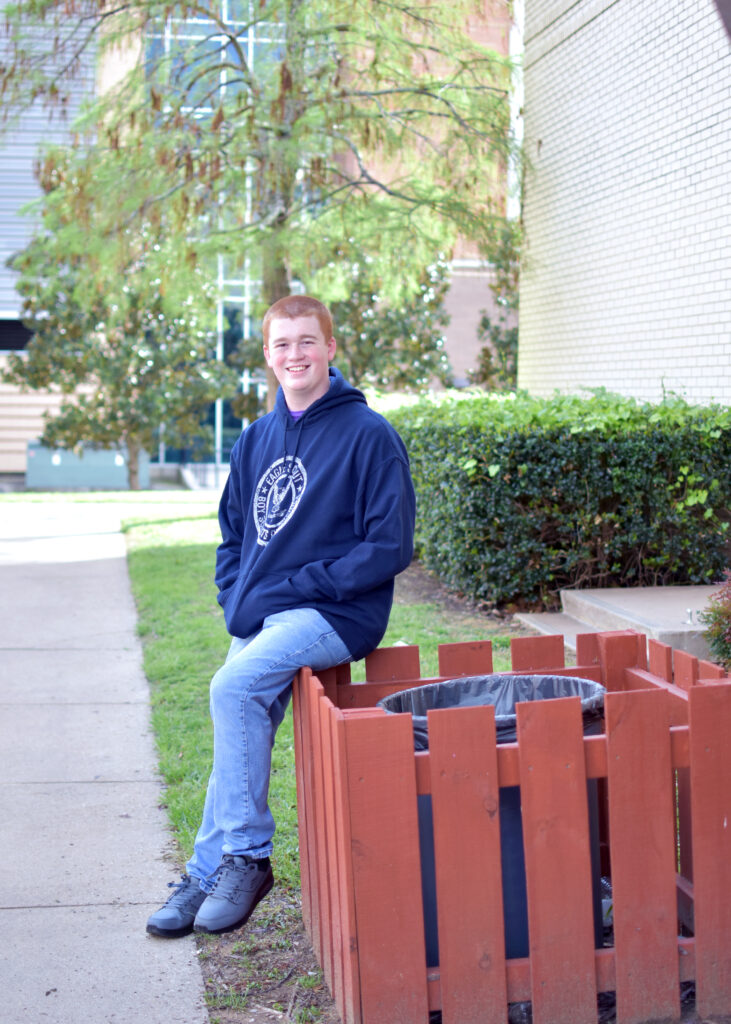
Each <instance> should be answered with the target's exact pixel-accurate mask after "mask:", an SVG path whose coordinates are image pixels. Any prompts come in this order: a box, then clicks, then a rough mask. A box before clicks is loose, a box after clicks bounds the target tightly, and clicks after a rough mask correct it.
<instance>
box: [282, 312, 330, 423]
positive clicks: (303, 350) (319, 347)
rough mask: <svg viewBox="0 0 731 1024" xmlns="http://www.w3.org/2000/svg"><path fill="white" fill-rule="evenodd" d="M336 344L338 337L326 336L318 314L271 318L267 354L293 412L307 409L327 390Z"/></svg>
mask: <svg viewBox="0 0 731 1024" xmlns="http://www.w3.org/2000/svg"><path fill="white" fill-rule="evenodd" d="M335 348H336V344H335V339H334V338H326V337H325V335H324V333H323V330H322V327H321V326H320V321H319V320H318V318H317V317H316V316H298V317H295V318H294V319H289V318H288V317H274V318H273V319H272V320H271V322H270V324H269V331H268V341H267V344H266V345H265V346H264V358H265V359H266V362H267V366H269V367H271V369H272V371H273V373H274V376H275V377H276V378H277V380H278V381H279V383H280V385H281V387H282V391H283V392H284V397H285V399H286V400H287V405H288V406H289V408H290V409H291V410H292V411H293V412H299V411H302V410H303V409H307V408H308V406H310V405H312V403H313V402H316V401H317V399H318V398H322V396H323V395H324V394H325V393H326V392H327V390H328V388H329V387H330V377H329V374H328V368H329V365H330V360H331V359H332V358H333V356H334V355H335Z"/></svg>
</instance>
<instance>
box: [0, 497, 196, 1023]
mask: <svg viewBox="0 0 731 1024" xmlns="http://www.w3.org/2000/svg"><path fill="white" fill-rule="evenodd" d="M148 697H149V695H148V689H147V682H146V679H145V676H144V674H143V671H142V667H141V650H140V645H139V642H138V640H137V637H136V633H135V609H134V605H133V602H132V598H131V594H130V589H129V581H128V577H127V566H126V560H125V549H124V541H123V538H122V536H121V535H120V533H119V512H118V511H117V510H116V509H115V506H114V505H111V504H102V505H96V504H91V503H90V504H80V503H79V504H76V503H70V502H64V501H62V500H59V501H52V500H51V501H46V502H41V501H29V502H23V503H17V504H16V503H13V502H7V503H6V502H2V503H0V764H2V778H1V779H0V821H1V822H2V836H3V844H2V845H3V870H2V872H0V991H1V992H2V1011H0V1017H1V1018H2V1020H3V1022H4V1024H41V1022H44V1021H48V1022H51V1024H79V1022H80V1021H84V1022H89V1024H107V1022H115V1024H116V1022H118V1024H207V1022H208V1013H207V1011H206V1009H205V1004H204V1000H203V984H202V977H201V972H200V968H199V964H198V960H197V957H196V952H195V943H194V940H193V938H192V937H190V938H185V939H180V940H177V941H164V940H159V939H153V938H151V937H149V936H147V935H146V934H145V921H146V918H147V916H148V914H149V913H151V911H152V910H154V909H155V908H156V907H157V906H159V905H160V903H161V902H162V900H163V899H164V898H165V895H166V893H167V889H166V884H167V882H169V881H171V880H173V879H174V878H176V876H177V872H176V870H175V868H174V865H173V863H172V861H171V860H170V852H171V841H170V836H169V833H168V832H167V830H166V816H165V812H164V810H161V809H160V806H159V805H160V802H161V786H160V780H159V778H158V776H157V774H156V756H155V749H154V743H153V739H152V735H151V731H150V724H149V699H148Z"/></svg>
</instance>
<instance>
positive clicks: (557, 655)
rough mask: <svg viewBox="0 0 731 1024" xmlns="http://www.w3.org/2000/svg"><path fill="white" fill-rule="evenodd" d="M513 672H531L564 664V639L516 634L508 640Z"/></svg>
mask: <svg viewBox="0 0 731 1024" xmlns="http://www.w3.org/2000/svg"><path fill="white" fill-rule="evenodd" d="M510 659H511V665H512V668H513V672H532V671H536V670H539V669H546V668H557V667H559V666H560V665H563V664H565V657H564V639H563V636H562V635H561V634H560V633H556V634H555V635H553V636H518V637H513V638H512V640H511V641H510Z"/></svg>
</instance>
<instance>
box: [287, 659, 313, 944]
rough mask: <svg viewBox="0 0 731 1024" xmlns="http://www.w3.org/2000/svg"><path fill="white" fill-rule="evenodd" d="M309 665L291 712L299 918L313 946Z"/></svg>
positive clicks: (297, 681) (296, 687) (294, 694)
mask: <svg viewBox="0 0 731 1024" xmlns="http://www.w3.org/2000/svg"><path fill="white" fill-rule="evenodd" d="M311 679H312V672H311V671H310V669H309V668H303V669H301V670H300V671H299V673H298V675H297V677H296V679H295V682H294V686H293V687H292V704H293V708H292V711H293V715H294V750H295V781H296V785H297V829H298V833H299V849H300V885H301V890H302V920H303V922H304V925H305V929H306V931H307V934H308V935H309V937H310V941H311V942H312V945H313V948H315V949H316V948H317V947H316V945H315V940H314V922H313V912H312V906H313V893H314V892H315V891H316V888H317V882H316V880H315V879H314V878H313V874H314V871H315V865H314V864H311V859H310V850H311V849H312V847H311V845H310V844H311V842H312V841H313V838H314V826H313V823H312V809H311V803H312V775H313V770H314V769H313V760H314V758H315V757H316V752H315V751H314V749H313V747H312V739H311V736H310V713H309V701H310V699H311V693H312V689H313V684H312V681H311Z"/></svg>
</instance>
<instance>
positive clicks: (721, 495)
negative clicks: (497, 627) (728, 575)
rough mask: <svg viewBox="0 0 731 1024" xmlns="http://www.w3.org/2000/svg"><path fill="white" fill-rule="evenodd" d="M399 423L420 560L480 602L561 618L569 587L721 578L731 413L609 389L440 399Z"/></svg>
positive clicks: (729, 493)
mask: <svg viewBox="0 0 731 1024" xmlns="http://www.w3.org/2000/svg"><path fill="white" fill-rule="evenodd" d="M389 419H391V421H392V422H393V423H394V425H395V426H396V428H397V429H398V430H399V432H400V433H401V435H402V437H403V438H404V441H405V443H406V446H407V448H408V450H409V455H410V458H411V464H412V471H413V475H414V483H415V487H416V492H417V499H418V514H417V550H418V552H419V555H420V557H421V558H422V560H423V561H424V564H425V565H426V566H427V568H430V569H432V570H433V571H435V572H436V573H438V574H439V575H440V576H441V577H442V578H443V579H444V581H445V582H446V583H447V584H448V585H450V586H451V587H453V588H454V589H457V590H459V591H461V592H463V593H465V594H468V595H470V596H472V597H474V598H476V599H477V600H479V601H483V602H486V603H488V604H494V605H506V604H515V603H517V604H520V605H523V606H526V605H533V606H537V605H543V606H548V607H551V606H553V605H555V604H556V603H557V598H558V592H559V590H561V589H562V588H565V587H588V586H594V587H596V586H612V585H617V586H628V585H635V586H639V585H648V584H666V583H707V582H709V581H712V580H714V579H718V578H719V577H720V575H721V572H722V570H723V568H724V565H725V558H724V544H725V539H726V532H727V529H728V522H727V521H726V518H725V517H726V515H727V513H726V509H727V508H728V506H729V499H730V498H731V412H729V410H727V409H722V408H719V407H694V406H690V405H688V404H687V403H685V402H683V401H682V400H681V399H678V398H674V397H673V398H670V399H667V400H666V401H664V402H663V403H661V404H660V405H649V404H640V403H637V402H635V401H634V400H633V399H628V398H622V397H620V396H617V395H612V394H610V393H608V392H606V391H603V390H599V391H596V392H594V393H593V395H592V396H591V397H590V398H578V397H573V396H571V397H565V396H564V397H562V396H557V397H555V398H552V399H535V398H530V397H528V396H526V395H517V396H510V397H505V396H495V395H487V396H486V395H480V396H471V397H470V398H469V399H464V398H461V399H458V398H454V397H450V398H446V399H442V400H436V401H435V400H426V401H423V402H421V403H419V404H417V405H415V406H411V407H410V408H408V409H399V410H396V411H395V412H392V413H391V414H390V415H389Z"/></svg>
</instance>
